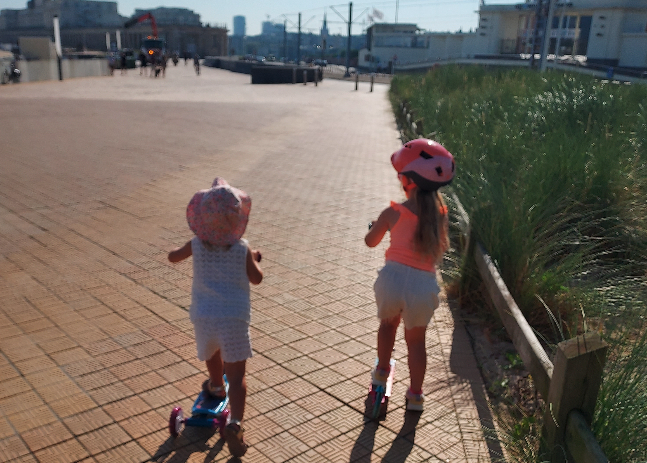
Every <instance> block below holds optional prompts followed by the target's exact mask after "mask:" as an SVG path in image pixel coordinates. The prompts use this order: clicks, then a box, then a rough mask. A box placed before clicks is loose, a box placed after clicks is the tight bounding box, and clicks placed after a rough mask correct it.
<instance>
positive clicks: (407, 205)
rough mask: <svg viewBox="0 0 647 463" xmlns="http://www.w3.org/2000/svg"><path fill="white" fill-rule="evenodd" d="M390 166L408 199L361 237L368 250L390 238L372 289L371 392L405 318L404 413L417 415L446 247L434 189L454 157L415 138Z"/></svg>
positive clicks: (443, 213) (442, 210)
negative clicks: (374, 342) (374, 344)
mask: <svg viewBox="0 0 647 463" xmlns="http://www.w3.org/2000/svg"><path fill="white" fill-rule="evenodd" d="M391 164H393V167H394V168H395V170H396V172H397V173H398V179H399V180H400V182H401V184H402V188H403V189H404V192H405V194H406V198H407V199H406V200H405V201H403V202H402V203H396V202H393V201H392V202H391V205H390V206H389V207H388V208H386V209H385V210H384V211H382V213H381V214H380V216H379V218H378V219H377V221H375V222H374V223H372V225H371V226H370V230H369V232H368V234H367V235H366V238H365V241H366V244H367V245H368V246H369V247H375V246H377V245H378V244H379V243H380V242H381V241H382V238H383V237H384V235H385V234H386V232H387V231H389V232H390V238H391V243H390V246H389V248H388V249H387V250H386V254H385V260H386V263H385V265H384V267H383V268H382V269H380V271H379V272H378V277H377V280H376V281H375V284H374V286H373V288H374V290H375V300H376V302H377V315H378V318H379V319H380V326H379V329H378V333H377V354H378V362H377V365H376V367H375V368H374V369H373V371H372V373H371V377H372V384H373V388H376V387H378V386H381V387H385V386H386V382H387V379H388V376H389V371H390V359H391V352H392V350H393V345H394V344H395V335H396V331H397V329H398V326H399V324H400V320H404V337H405V341H406V343H407V350H408V363H409V376H410V381H411V382H410V387H409V389H408V390H407V393H406V402H407V410H414V411H422V410H423V408H424V405H423V404H424V395H423V392H422V383H423V380H424V376H425V371H426V368H427V351H426V346H425V333H426V330H427V325H428V324H429V322H430V321H431V317H432V315H433V313H434V310H435V309H436V308H437V307H438V304H439V301H438V293H439V292H440V288H439V287H438V282H437V281H436V267H435V265H436V263H437V262H439V261H440V260H441V259H442V256H443V253H444V252H445V251H446V250H447V249H448V248H449V237H448V219H447V206H445V203H444V202H443V199H442V197H441V195H440V193H439V192H438V189H439V188H440V187H442V186H444V185H447V184H449V183H450V182H451V181H452V179H453V178H454V169H455V166H454V157H453V156H452V154H451V153H450V152H449V151H447V150H446V149H445V148H444V147H443V146H442V145H440V144H439V143H436V142H434V141H432V140H427V139H423V138H420V139H417V140H412V141H410V142H408V143H405V144H404V146H402V147H401V148H400V149H399V150H398V151H396V152H395V153H393V155H392V156H391Z"/></svg>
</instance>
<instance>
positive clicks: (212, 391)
mask: <svg viewBox="0 0 647 463" xmlns="http://www.w3.org/2000/svg"><path fill="white" fill-rule="evenodd" d="M202 390H203V391H204V392H206V393H207V394H209V396H211V397H212V398H214V399H224V398H225V397H227V390H226V389H225V386H224V384H223V385H222V386H214V385H213V383H212V382H211V380H210V379H206V380H205V381H204V383H202Z"/></svg>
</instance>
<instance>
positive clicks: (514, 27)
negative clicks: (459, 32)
mask: <svg viewBox="0 0 647 463" xmlns="http://www.w3.org/2000/svg"><path fill="white" fill-rule="evenodd" d="M544 4H546V2H544ZM536 22H537V0H534V1H532V2H526V3H518V4H516V5H489V4H488V5H481V7H480V9H479V27H478V29H477V34H478V36H479V41H480V42H481V43H482V44H483V48H484V50H483V51H484V52H485V53H488V54H518V53H530V52H531V51H532V49H533V35H534V32H535V24H536ZM551 29H552V30H551V33H550V34H551V35H550V41H549V50H548V53H549V54H553V53H555V51H557V52H558V54H559V55H580V56H586V58H587V61H588V62H593V63H601V64H607V65H614V66H615V65H619V66H627V67H639V68H644V67H647V2H645V1H644V0H569V1H559V2H558V3H557V5H556V8H555V12H554V16H553V21H552V24H551ZM540 39H543V35H541V36H540ZM535 43H536V42H535ZM558 43H559V48H558ZM535 51H537V47H536V46H535Z"/></svg>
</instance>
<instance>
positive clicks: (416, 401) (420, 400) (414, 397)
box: [405, 388, 425, 412]
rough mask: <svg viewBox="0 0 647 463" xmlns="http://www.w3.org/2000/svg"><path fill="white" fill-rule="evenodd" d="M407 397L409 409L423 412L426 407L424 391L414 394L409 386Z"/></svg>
mask: <svg viewBox="0 0 647 463" xmlns="http://www.w3.org/2000/svg"><path fill="white" fill-rule="evenodd" d="M405 399H406V402H407V410H411V411H414V412H421V411H423V410H424V409H425V395H424V394H423V393H422V392H421V393H420V394H414V393H413V392H411V388H409V389H407V394H406V396H405Z"/></svg>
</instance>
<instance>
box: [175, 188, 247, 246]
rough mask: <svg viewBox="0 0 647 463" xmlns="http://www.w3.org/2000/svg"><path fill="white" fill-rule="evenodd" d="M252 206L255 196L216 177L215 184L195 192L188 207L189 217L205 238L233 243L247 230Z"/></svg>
mask: <svg viewBox="0 0 647 463" xmlns="http://www.w3.org/2000/svg"><path fill="white" fill-rule="evenodd" d="M251 208H252V199H251V198H250V197H249V195H248V194H247V193H245V192H244V191H242V190H239V189H238V188H234V187H232V186H230V185H229V184H228V183H227V181H226V180H225V179H224V178H221V177H216V179H215V180H214V181H213V185H212V186H211V188H209V189H208V190H200V191H198V192H197V193H196V194H194V195H193V198H191V201H190V202H189V205H188V206H187V208H186V220H187V222H189V228H190V229H191V230H192V231H193V233H195V234H196V236H197V237H198V238H200V239H201V240H202V241H206V242H208V243H210V244H212V245H214V246H229V245H232V244H234V243H236V242H237V241H238V240H239V239H241V238H242V236H243V233H245V228H247V220H248V219H249V211H250V210H251Z"/></svg>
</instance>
